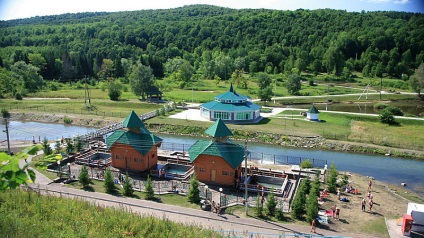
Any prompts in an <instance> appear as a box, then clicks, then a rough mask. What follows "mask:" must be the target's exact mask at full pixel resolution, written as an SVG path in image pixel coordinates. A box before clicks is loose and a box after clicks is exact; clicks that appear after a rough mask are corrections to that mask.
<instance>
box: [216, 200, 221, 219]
mask: <svg viewBox="0 0 424 238" xmlns="http://www.w3.org/2000/svg"><path fill="white" fill-rule="evenodd" d="M219 214H221V206H220V205H219V203H218V205H217V206H216V215H218V216H219Z"/></svg>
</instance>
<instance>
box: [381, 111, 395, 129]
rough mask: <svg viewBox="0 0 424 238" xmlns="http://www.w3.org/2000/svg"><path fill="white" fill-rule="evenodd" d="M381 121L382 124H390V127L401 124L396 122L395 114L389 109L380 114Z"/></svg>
mask: <svg viewBox="0 0 424 238" xmlns="http://www.w3.org/2000/svg"><path fill="white" fill-rule="evenodd" d="M380 121H381V123H383V124H388V125H398V124H399V123H398V122H397V121H396V119H395V117H394V116H393V113H392V112H391V111H390V110H389V109H388V108H385V109H383V110H382V111H381V112H380Z"/></svg>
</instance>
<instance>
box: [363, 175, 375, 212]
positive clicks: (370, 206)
mask: <svg viewBox="0 0 424 238" xmlns="http://www.w3.org/2000/svg"><path fill="white" fill-rule="evenodd" d="M371 186H372V181H371V180H370V181H368V195H367V198H368V202H367V201H366V199H365V197H364V198H362V201H361V210H362V211H363V212H364V211H365V210H366V209H365V207H366V205H367V203H368V206H369V210H368V211H369V212H371V210H372V206H373V205H374V201H373V195H372V193H371Z"/></svg>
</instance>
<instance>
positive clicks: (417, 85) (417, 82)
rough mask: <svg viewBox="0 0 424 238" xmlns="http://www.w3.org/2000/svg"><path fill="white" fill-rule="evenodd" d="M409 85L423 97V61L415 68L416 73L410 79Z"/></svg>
mask: <svg viewBox="0 0 424 238" xmlns="http://www.w3.org/2000/svg"><path fill="white" fill-rule="evenodd" d="M409 85H410V86H411V88H412V90H414V91H415V92H417V93H418V97H420V98H421V90H423V89H424V63H421V64H420V66H418V68H417V69H416V70H415V73H414V75H413V76H412V77H411V78H410V79H409Z"/></svg>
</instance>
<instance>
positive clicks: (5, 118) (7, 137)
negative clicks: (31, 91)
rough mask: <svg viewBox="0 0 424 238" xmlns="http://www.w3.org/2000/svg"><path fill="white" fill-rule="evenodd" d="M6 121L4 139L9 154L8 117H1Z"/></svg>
mask: <svg viewBox="0 0 424 238" xmlns="http://www.w3.org/2000/svg"><path fill="white" fill-rule="evenodd" d="M3 118H4V120H5V121H6V130H5V131H4V132H6V139H7V153H8V154H9V155H10V140H9V117H3Z"/></svg>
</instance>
